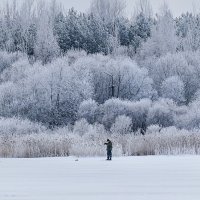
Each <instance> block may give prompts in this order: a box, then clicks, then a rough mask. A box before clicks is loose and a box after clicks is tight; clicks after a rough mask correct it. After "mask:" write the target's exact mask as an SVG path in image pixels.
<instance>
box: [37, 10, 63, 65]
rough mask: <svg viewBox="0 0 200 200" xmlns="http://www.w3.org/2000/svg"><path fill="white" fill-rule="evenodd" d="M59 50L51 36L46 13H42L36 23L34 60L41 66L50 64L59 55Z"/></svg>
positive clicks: (50, 25) (50, 24) (51, 32)
mask: <svg viewBox="0 0 200 200" xmlns="http://www.w3.org/2000/svg"><path fill="white" fill-rule="evenodd" d="M59 51H60V48H59V46H58V43H57V41H56V38H55V36H54V34H53V27H52V23H51V22H50V21H49V18H48V13H46V12H45V11H44V13H42V16H41V20H40V21H39V23H38V28H37V37H36V44H35V47H34V54H35V57H36V59H39V60H41V61H42V63H43V64H46V63H48V62H51V61H52V60H53V59H54V58H55V57H57V56H58V55H59Z"/></svg>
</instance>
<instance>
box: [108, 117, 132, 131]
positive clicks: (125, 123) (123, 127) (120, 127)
mask: <svg viewBox="0 0 200 200" xmlns="http://www.w3.org/2000/svg"><path fill="white" fill-rule="evenodd" d="M131 125H132V120H131V118H130V117H127V116H125V115H122V116H118V117H117V118H116V120H115V123H114V124H113V125H112V127H111V129H110V131H111V132H112V133H113V134H120V135H124V134H128V133H131Z"/></svg>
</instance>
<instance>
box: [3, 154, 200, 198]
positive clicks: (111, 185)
mask: <svg viewBox="0 0 200 200" xmlns="http://www.w3.org/2000/svg"><path fill="white" fill-rule="evenodd" d="M199 199H200V157H199V156H183V157H167V156H160V157H151V156H150V157H126V158H114V160H113V161H112V162H109V161H105V160H104V159H103V158H81V159H79V161H78V162H76V161H75V158H44V159H43V158H42V159H0V200H199Z"/></svg>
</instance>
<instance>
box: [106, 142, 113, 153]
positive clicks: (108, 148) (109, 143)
mask: <svg viewBox="0 0 200 200" xmlns="http://www.w3.org/2000/svg"><path fill="white" fill-rule="evenodd" d="M105 145H107V151H112V142H111V141H108V142H106V143H105Z"/></svg>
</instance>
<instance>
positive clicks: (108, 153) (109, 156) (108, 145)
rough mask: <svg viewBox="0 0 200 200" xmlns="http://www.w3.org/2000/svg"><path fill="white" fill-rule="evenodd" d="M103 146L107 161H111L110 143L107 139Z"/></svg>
mask: <svg viewBox="0 0 200 200" xmlns="http://www.w3.org/2000/svg"><path fill="white" fill-rule="evenodd" d="M104 145H106V146H107V148H106V150H107V160H112V142H111V141H110V140H109V139H107V142H106V143H104Z"/></svg>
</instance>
